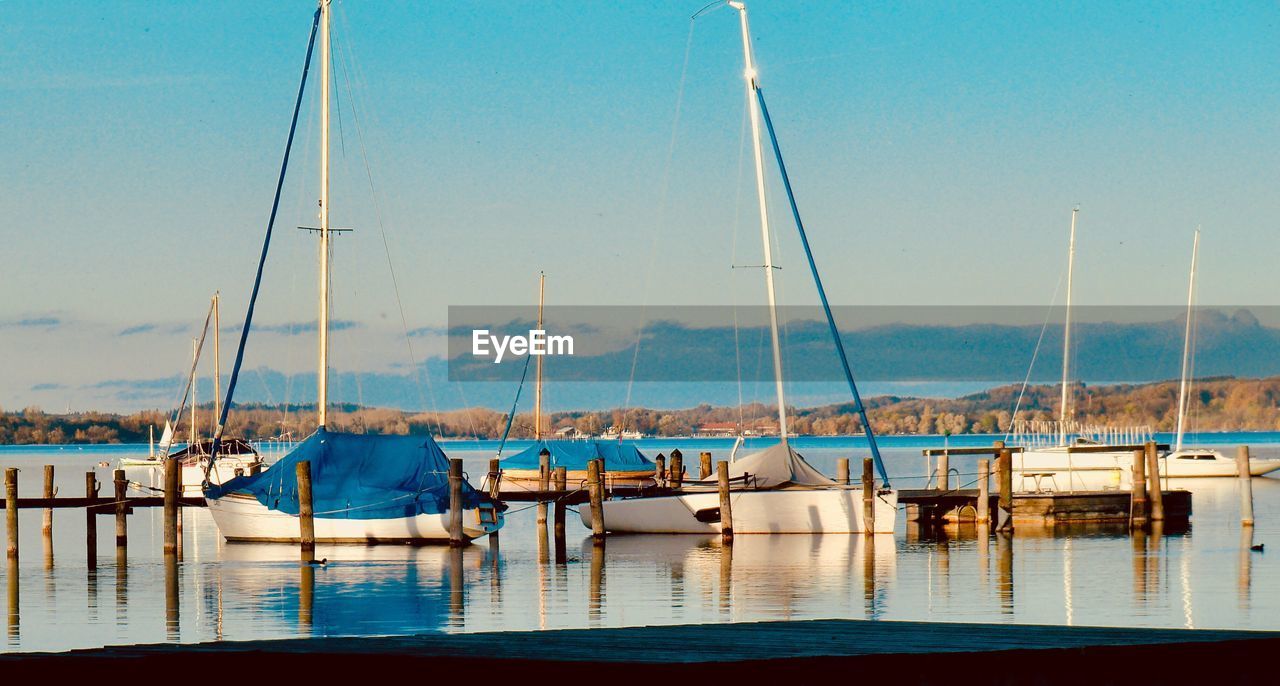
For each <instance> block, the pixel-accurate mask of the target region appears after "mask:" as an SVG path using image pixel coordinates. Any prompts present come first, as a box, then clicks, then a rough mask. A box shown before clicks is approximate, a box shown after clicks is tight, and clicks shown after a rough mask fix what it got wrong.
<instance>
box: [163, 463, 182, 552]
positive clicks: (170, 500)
mask: <svg viewBox="0 0 1280 686" xmlns="http://www.w3.org/2000/svg"><path fill="white" fill-rule="evenodd" d="M181 474H182V465H181V464H178V460H175V459H173V458H172V457H170V458H167V459H166V460H165V461H164V554H165V555H177V554H178V496H179V495H181V494H179V493H178V483H179V480H178V479H179V476H180V475H181Z"/></svg>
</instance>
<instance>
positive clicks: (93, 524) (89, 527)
mask: <svg viewBox="0 0 1280 686" xmlns="http://www.w3.org/2000/svg"><path fill="white" fill-rule="evenodd" d="M84 497H85V498H87V499H88V500H89V504H88V505H86V506H85V508H84V547H85V552H86V553H87V556H86V557H87V559H88V568H89V569H90V570H94V569H97V568H98V509H97V507H96V506H95V503H96V502H97V500H98V477H97V475H96V474H94V473H93V472H85V475H84ZM167 531H168V529H166V532H167Z"/></svg>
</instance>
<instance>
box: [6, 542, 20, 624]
mask: <svg viewBox="0 0 1280 686" xmlns="http://www.w3.org/2000/svg"><path fill="white" fill-rule="evenodd" d="M8 586H9V624H8V627H9V633H8V635H9V645H18V643H19V639H20V638H21V637H22V634H21V631H20V627H21V625H22V622H21V621H19V615H20V614H21V613H20V611H19V603H20V599H21V593H20V589H19V586H18V559H17V558H16V557H11V558H9V584H8Z"/></svg>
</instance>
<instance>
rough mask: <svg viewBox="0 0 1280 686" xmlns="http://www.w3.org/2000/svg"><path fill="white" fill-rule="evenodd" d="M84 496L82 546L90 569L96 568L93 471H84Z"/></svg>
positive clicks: (96, 525) (95, 517)
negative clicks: (85, 501)
mask: <svg viewBox="0 0 1280 686" xmlns="http://www.w3.org/2000/svg"><path fill="white" fill-rule="evenodd" d="M84 497H85V498H87V499H88V500H89V504H88V505H86V506H85V508H84V547H85V551H86V553H87V558H88V568H89V570H90V571H92V570H96V569H97V568H98V509H97V507H96V506H95V504H96V503H97V500H98V477H97V475H96V474H94V473H93V472H85V475H84Z"/></svg>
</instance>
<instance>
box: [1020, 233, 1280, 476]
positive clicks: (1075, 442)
mask: <svg viewBox="0 0 1280 686" xmlns="http://www.w3.org/2000/svg"><path fill="white" fill-rule="evenodd" d="M1077 212H1079V210H1078V209H1075V210H1072V213H1071V240H1070V243H1069V248H1068V257H1067V306H1066V319H1065V327H1064V333H1063V358H1062V405H1061V408H1060V410H1059V411H1060V414H1059V420H1058V423H1057V425H1056V427H1054V428H1055V429H1056V430H1057V445H1053V446H1048V447H1044V446H1036V445H1032V446H1029V447H1026V449H1024V450H1023V451H1022V452H1021V453H1018V454H1016V456H1015V458H1014V462H1013V471H1014V472H1015V473H1016V474H1018V476H1019V477H1020V478H1021V480H1022V482H1023V485H1024V486H1025V485H1027V481H1028V480H1032V481H1033V482H1034V484H1035V488H1036V490H1075V489H1077V488H1081V489H1089V488H1119V487H1121V486H1123V485H1124V484H1125V483H1126V482H1127V480H1128V479H1129V478H1130V475H1131V473H1132V470H1133V453H1134V450H1135V449H1140V448H1142V443H1144V442H1145V441H1147V440H1152V438H1153V435H1152V434H1151V432H1150V431H1149V430H1147V429H1145V428H1138V429H1113V430H1110V431H1107V430H1103V431H1101V432H1097V433H1099V434H1101V437H1102V438H1103V440H1098V439H1093V438H1089V437H1087V436H1084V435H1081V434H1083V433H1087V432H1083V431H1081V427H1080V426H1079V425H1078V424H1077V423H1076V422H1074V421H1073V420H1072V418H1071V402H1070V400H1071V395H1070V390H1069V389H1070V359H1071V279H1072V271H1073V268H1074V261H1075V244H1076V213H1077ZM1199 248H1200V230H1199V229H1197V230H1196V234H1195V239H1194V241H1193V243H1192V251H1191V278H1190V285H1189V286H1188V293H1187V322H1186V330H1185V334H1184V341H1183V353H1182V381H1181V387H1180V392H1179V398H1178V429H1177V440H1176V443H1175V446H1174V450H1173V452H1171V453H1169V454H1166V455H1162V456H1161V458H1160V459H1159V460H1157V463H1158V464H1159V476H1160V478H1162V479H1168V478H1177V477H1207V476H1236V475H1237V467H1236V463H1235V460H1232V459H1230V458H1228V457H1226V456H1225V455H1222V454H1221V453H1219V452H1216V451H1212V450H1204V449H1193V450H1184V449H1183V447H1182V440H1183V434H1184V431H1183V429H1184V420H1185V416H1186V403H1187V397H1188V396H1187V393H1188V384H1189V377H1188V373H1189V369H1190V366H1189V361H1190V353H1191V316H1192V313H1193V312H1192V311H1193V306H1194V300H1195V273H1196V260H1197V256H1198V254H1199ZM1117 437H1119V438H1121V439H1122V440H1121V441H1119V442H1118V441H1115V440H1105V439H1106V438H1113V439H1114V438H1117ZM1015 438H1018V436H1015ZM1027 438H1031V439H1032V442H1034V439H1035V438H1036V437H1035V436H1030V437H1027ZM1125 439H1127V440H1125ZM1118 443H1119V444H1118ZM1276 469H1280V460H1260V459H1256V458H1255V459H1251V460H1250V471H1251V472H1252V473H1253V474H1254V475H1255V476H1258V475H1261V474H1266V473H1268V472H1271V471H1275V470H1276ZM1060 479H1061V481H1060Z"/></svg>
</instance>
